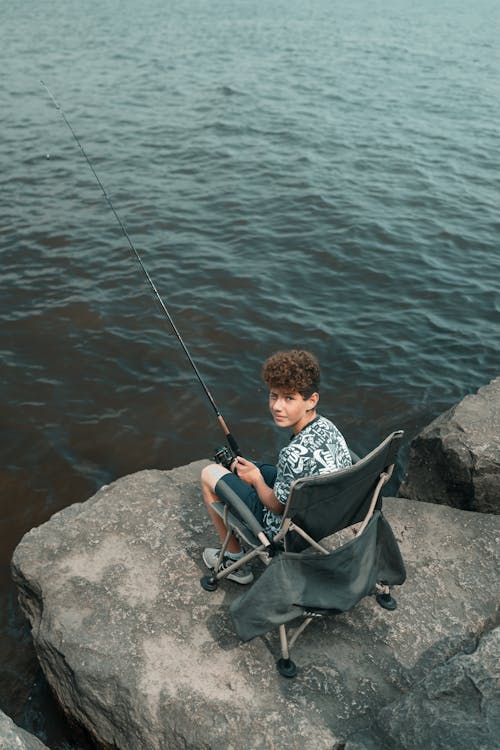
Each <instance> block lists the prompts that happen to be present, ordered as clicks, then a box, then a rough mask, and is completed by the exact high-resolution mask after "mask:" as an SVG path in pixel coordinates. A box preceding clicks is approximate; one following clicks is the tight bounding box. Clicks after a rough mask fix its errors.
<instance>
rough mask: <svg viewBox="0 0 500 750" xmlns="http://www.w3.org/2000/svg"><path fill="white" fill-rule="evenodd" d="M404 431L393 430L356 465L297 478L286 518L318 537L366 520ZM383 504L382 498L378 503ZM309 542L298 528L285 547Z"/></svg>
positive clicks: (301, 546)
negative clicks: (375, 491) (298, 531)
mask: <svg viewBox="0 0 500 750" xmlns="http://www.w3.org/2000/svg"><path fill="white" fill-rule="evenodd" d="M403 434H404V433H403V431H402V430H398V431H397V432H393V433H391V434H390V435H389V436H388V437H387V438H386V439H385V440H384V441H383V442H382V443H380V445H379V446H378V447H377V448H375V449H374V450H373V451H371V453H368V455H367V456H365V457H364V458H361V459H360V460H359V461H358V462H357V463H355V464H354V465H353V466H349V467H348V468H346V469H339V470H338V471H335V472H332V473H330V474H320V475H319V476H314V477H301V478H300V479H296V480H295V482H294V483H293V484H292V487H291V489H290V494H289V497H288V501H287V504H286V507H285V510H284V513H283V519H286V518H290V519H291V521H292V522H293V523H294V524H296V525H297V526H299V527H300V528H301V529H303V530H304V531H305V532H306V533H307V534H308V535H309V536H310V537H312V538H313V539H314V540H315V541H320V539H324V538H325V537H327V536H330V534H334V533H335V532H337V531H340V530H341V529H344V528H346V527H347V526H351V525H352V524H355V523H359V522H361V521H363V520H364V518H365V516H366V514H367V512H368V510H369V508H370V503H371V500H372V497H373V493H374V490H375V488H376V486H377V483H378V482H379V479H380V475H381V474H382V473H383V472H386V471H387V470H388V469H389V467H391V466H392V464H394V462H395V460H396V455H397V452H398V449H399V446H400V444H401V439H402V437H403ZM380 506H381V499H379V501H378V503H377V506H376V507H380ZM307 546H309V545H308V542H307V541H305V540H304V539H303V538H302V537H300V536H299V535H298V534H297V533H296V532H293V531H289V532H288V533H287V535H286V537H285V549H287V550H288V551H290V552H299V551H301V550H303V549H305V548H306V547H307Z"/></svg>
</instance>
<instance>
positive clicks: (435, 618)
mask: <svg viewBox="0 0 500 750" xmlns="http://www.w3.org/2000/svg"><path fill="white" fill-rule="evenodd" d="M204 464H205V462H202V461H199V462H196V463H193V464H190V465H189V466H185V467H181V468H178V469H174V470H172V471H144V472H139V473H137V474H134V475H131V476H128V477H124V478H123V479H120V480H118V481H117V482H115V483H113V484H112V485H110V486H108V487H104V488H102V489H101V490H100V491H99V492H98V493H97V494H96V495H95V496H94V497H93V498H91V499H90V500H88V501H87V502H84V503H81V504H75V505H72V506H70V507H68V508H66V509H64V510H63V511H60V512H59V513H57V514H56V515H54V516H53V517H52V518H51V519H50V521H48V522H47V523H45V524H44V525H42V526H40V527H39V528H36V529H33V530H32V531H30V532H29V533H28V534H26V535H25V537H24V538H23V539H22V540H21V543H20V544H19V545H18V547H17V549H16V551H15V553H14V557H13V562H12V570H13V576H14V579H15V581H16V583H17V586H18V589H19V601H20V604H21V607H22V609H23V611H24V612H25V613H26V615H27V617H28V619H29V621H30V623H31V627H32V633H33V640H34V643H35V647H36V650H37V653H38V657H39V659H40V662H41V664H42V667H43V669H44V672H45V674H46V676H47V679H48V681H49V683H50V684H51V686H52V689H53V690H54V692H55V693H56V695H57V696H58V699H59V701H60V703H61V705H62V706H63V708H64V710H65V711H66V712H67V713H68V714H69V715H70V717H71V718H72V719H73V720H76V721H77V722H78V723H80V724H82V725H83V726H84V727H85V728H86V729H87V731H89V732H90V733H91V734H93V735H94V737H95V738H96V740H97V742H98V743H99V745H100V747H102V748H117V749H118V750H144V749H145V748H147V750H169V749H170V748H179V747H182V748H193V749H197V750H198V749H199V750H201V749H202V748H203V749H204V750H209V749H213V750H221V749H224V750H232V749H233V748H240V747H243V746H244V747H247V748H250V749H251V750H258V749H259V748H269V747H272V748H273V750H281V749H282V748H283V749H284V748H287V750H299V748H300V750H302V748H303V746H304V744H306V746H307V747H314V748H318V750H323V749H324V750H332V749H335V748H341V747H342V746H343V744H344V743H346V742H351V747H353V748H354V747H359V748H362V747H366V748H367V749H368V748H370V744H369V742H371V743H372V747H377V745H376V744H375V745H374V744H373V743H374V742H375V738H376V736H378V734H379V733H380V732H384V731H385V730H384V727H379V726H378V724H377V717H378V716H379V715H380V712H381V711H382V710H383V709H384V708H387V707H393V708H392V711H393V713H391V714H390V718H388V719H387V721H386V723H387V724H388V725H389V726H390V727H391V731H394V733H395V736H397V732H398V731H399V730H398V727H397V724H396V719H395V718H393V717H396V715H397V714H396V709H395V708H394V707H397V706H398V704H401V709H400V710H401V712H402V715H403V714H404V711H405V709H404V704H403V703H401V702H402V701H404V700H405V699H406V698H407V697H408V695H409V694H410V691H413V690H417V689H418V686H419V685H420V684H421V683H422V682H423V681H424V680H425V679H426V678H429V676H430V675H431V674H432V673H433V672H434V671H435V670H437V669H438V668H440V667H442V666H443V665H447V664H451V662H452V660H453V659H454V658H455V657H456V658H459V657H460V656H461V655H464V654H468V653H470V652H472V651H473V649H474V648H475V646H476V644H477V642H478V640H479V641H480V640H481V638H482V637H485V636H484V634H486V633H488V632H489V631H491V629H492V624H493V622H494V618H495V611H496V607H497V604H498V592H497V591H496V590H495V587H494V585H493V582H494V581H495V580H497V579H496V578H495V576H498V572H497V568H496V566H497V562H498V561H497V557H496V554H497V552H496V551H497V548H498V546H497V545H498V536H499V532H500V519H499V518H498V517H497V516H493V515H491V516H489V515H486V514H477V513H465V512H463V511H459V510H455V509H452V508H448V507H444V506H440V505H434V504H428V503H421V502H413V501H405V500H401V499H394V498H389V499H386V501H385V503H384V507H385V514H386V516H387V518H388V520H389V521H390V523H391V525H392V527H393V529H394V532H395V534H396V537H397V538H398V541H399V542H400V545H401V550H402V553H403V556H404V558H405V562H406V566H407V573H408V579H407V581H406V583H405V584H404V585H403V586H402V587H401V588H400V589H399V590H398V591H396V592H395V595H396V597H397V599H398V602H399V608H398V609H397V610H396V611H395V612H387V611H386V610H384V609H382V608H380V607H379V606H378V605H377V604H376V602H375V600H374V599H373V598H366V599H364V600H363V601H362V602H360V603H359V604H358V605H357V606H356V607H355V608H354V609H353V610H352V611H351V612H349V613H345V614H342V615H338V616H337V617H335V618H333V617H330V618H325V619H322V620H319V621H316V622H314V623H313V624H311V625H310V626H309V628H308V629H307V630H306V631H305V632H304V634H303V635H302V636H301V637H300V638H299V640H298V641H297V643H296V645H295V646H294V649H293V657H294V659H295V661H296V662H297V664H298V667H299V674H298V676H297V678H295V679H294V680H286V679H284V678H281V677H280V676H279V675H278V673H277V671H276V669H275V665H274V661H275V658H276V657H277V656H278V655H279V642H278V637H277V633H271V634H268V635H267V636H265V637H263V638H256V639H255V640H253V641H251V642H249V643H241V642H240V641H239V640H238V638H237V637H236V635H235V633H234V630H233V628H232V623H231V620H230V618H229V615H228V606H229V604H230V602H231V601H232V600H233V598H234V597H235V596H236V595H237V594H239V593H240V591H241V588H240V587H238V584H235V583H231V582H228V581H226V582H224V583H223V584H221V585H220V586H219V588H218V589H217V590H216V591H215V592H213V593H208V592H206V591H204V590H203V589H202V588H201V586H200V584H199V578H200V576H201V575H202V574H203V573H204V570H203V565H202V563H201V551H202V548H203V547H204V546H205V545H212V544H214V542H215V535H214V532H213V530H212V527H211V524H210V522H209V520H208V518H207V517H206V514H205V511H204V508H203V507H202V500H201V493H200V490H199V474H200V471H201V468H202V466H203V465H204ZM258 570H259V568H258V565H256V566H255V571H256V572H257V573H258ZM477 653H478V656H477V659H478V661H479V660H480V658H481V654H482V652H481V651H480V649H477ZM415 695H416V693H415ZM424 708H425V706H424V704H423V702H421V705H420V708H419V710H422V711H423V710H424ZM404 715H405V716H406V715H408V718H406V721H408V722H409V721H410V720H411V721H415V724H416V726H415V728H414V733H415V736H416V737H417V740H416V744H415V745H414V746H412V750H417V749H419V748H422V750H424V747H425V748H426V750H427V746H426V745H425V744H424V743H423V742H422V743H420V744H419V740H418V730H417V727H418V722H419V721H420V719H419V717H418V716H417V715H411V716H410V713H408V712H407V714H404ZM409 731H410V727H408V732H409ZM487 731H490V730H489V729H488V730H487ZM384 736H386V735H385V734H384ZM464 736H468V735H467V734H466V733H464ZM482 737H483V735H481V738H482ZM384 742H385V740H384ZM353 743H357V744H353ZM387 746H388V747H390V746H391V745H390V744H388V745H387ZM396 746H397V745H396ZM381 747H383V745H378V750H380V748H381ZM465 747H466V746H465V745H463V744H462V745H461V744H457V745H456V746H455V748H454V750H462V749H463V750H465ZM477 747H480V745H479V744H478V745H477ZM467 750H469V746H467Z"/></svg>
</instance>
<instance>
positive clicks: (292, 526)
mask: <svg viewBox="0 0 500 750" xmlns="http://www.w3.org/2000/svg"><path fill="white" fill-rule="evenodd" d="M403 434H404V433H403V431H402V430H397V431H395V432H392V433H391V434H390V435H388V436H387V437H386V438H385V440H383V441H382V442H381V443H380V444H379V445H378V446H377V447H376V448H374V450H372V451H371V452H370V453H368V454H367V455H366V456H364V457H363V458H361V459H358V460H357V461H355V462H354V463H353V465H352V466H349V467H346V468H344V469H339V470H338V471H336V472H333V473H332V474H320V475H318V476H313V477H301V478H299V479H296V480H295V481H294V482H293V483H292V485H291V487H290V491H289V495H288V500H287V503H286V505H285V508H284V511H283V520H282V524H281V527H280V529H279V531H278V532H277V534H275V535H274V537H273V538H272V539H270V538H269V537H268V536H267V534H266V533H265V531H264V529H263V528H262V527H261V526H260V524H259V523H258V521H257V520H256V519H255V517H254V516H253V515H252V514H251V512H250V511H249V510H248V508H247V507H246V505H245V504H244V503H243V501H242V500H241V499H240V498H239V497H238V495H237V494H236V493H235V492H234V491H233V490H231V489H230V488H225V489H227V490H228V491H227V493H226V492H225V502H223V501H220V502H216V503H213V504H212V507H213V509H214V510H215V512H216V513H217V514H218V515H219V516H220V517H221V518H222V520H223V521H224V525H225V526H226V528H227V530H228V531H227V535H226V538H225V539H224V542H223V544H222V548H221V551H220V555H219V559H218V560H217V563H216V566H215V568H214V569H213V572H212V574H209V575H206V576H203V577H202V578H201V581H200V582H201V585H202V587H203V588H204V589H205V590H206V591H214V590H215V589H216V588H217V585H218V583H219V581H221V580H223V579H224V578H225V577H226V576H227V575H229V574H230V573H231V572H232V571H235V570H237V569H238V568H239V567H240V566H241V565H244V564H247V563H248V562H250V561H252V560H253V559H255V558H256V557H259V558H260V559H261V560H262V562H263V563H264V564H265V565H269V564H270V562H271V560H272V558H273V556H274V555H275V554H279V552H280V551H282V550H283V548H284V550H285V551H286V540H287V535H288V534H289V533H290V532H296V533H297V534H298V535H299V536H300V537H301V538H302V539H304V540H305V541H306V542H307V544H308V545H309V547H311V548H312V549H314V550H316V551H317V552H318V553H320V554H326V555H328V554H330V553H331V552H332V548H330V549H327V548H326V547H325V546H324V545H323V544H321V543H320V541H322V540H319V541H318V540H317V539H314V538H313V537H312V536H311V535H310V534H308V533H307V532H306V531H305V530H304V529H303V528H301V527H300V525H298V524H296V523H294V521H293V520H292V519H291V518H290V517H289V515H288V513H289V511H290V507H291V503H292V500H293V497H294V492H295V491H296V490H297V488H299V487H300V486H301V485H303V484H304V483H308V484H311V483H314V482H325V481H328V478H329V477H331V476H333V475H335V476H339V475H340V474H345V473H348V472H352V469H353V467H354V466H357V465H358V464H359V463H366V462H368V461H369V460H370V458H371V457H372V456H374V455H375V454H376V453H377V452H378V451H381V450H382V448H383V447H384V446H386V445H388V444H389V443H392V441H394V440H396V441H399V440H401V438H402V437H403ZM396 453H397V448H396ZM396 453H395V454H394V457H393V458H394V460H393V461H392V463H390V464H388V465H387V466H385V467H384V469H383V471H381V472H380V474H379V477H378V481H377V483H376V486H375V487H374V489H373V492H372V496H371V500H370V504H369V507H368V510H367V512H366V513H365V516H364V518H363V519H362V520H361V521H359V522H358V523H355V524H353V525H351V526H346V527H344V528H346V529H350V530H351V531H352V534H353V536H354V537H359V536H361V535H362V534H363V532H364V531H365V529H366V527H367V525H368V523H369V522H370V520H371V519H372V517H373V514H374V512H375V509H376V508H377V505H378V504H379V503H380V501H381V491H382V488H383V487H384V485H386V484H387V483H388V482H389V480H390V478H391V476H392V474H393V471H394V467H395V455H396ZM356 458H357V457H356ZM232 511H234V512H232ZM236 514H237V515H236ZM238 516H239V517H238ZM242 527H243V528H242ZM339 530H342V529H339ZM233 534H236V536H237V537H238V539H239V540H240V542H241V544H242V546H243V547H244V548H248V547H250V550H249V551H248V552H247V553H246V554H245V555H244V556H243V557H242V558H240V559H239V560H236V561H235V562H234V563H233V564H232V565H230V566H228V567H226V568H224V569H222V570H221V569H220V565H221V562H222V560H223V557H224V552H225V550H226V549H227V545H228V543H229V540H230V538H231V536H232V535H233ZM342 546H343V544H341V545H339V547H342ZM334 549H335V548H334ZM376 601H377V603H378V604H379V605H380V606H381V607H383V608H384V609H387V610H389V611H392V610H394V609H396V607H397V602H396V600H395V599H394V598H393V597H392V595H391V593H390V587H389V586H388V585H387V584H386V583H384V582H383V581H380V582H377V584H376ZM324 614H325V613H321V612H317V611H313V610H311V611H305V612H304V615H303V616H304V620H303V622H302V623H301V624H300V625H299V626H297V627H295V628H290V629H288V630H287V627H286V625H285V624H281V625H279V639H280V648H281V657H280V658H279V659H278V660H277V662H276V666H277V669H278V671H279V673H280V674H281V675H282V676H283V677H287V678H291V677H295V675H296V674H297V667H296V665H295V663H294V662H293V661H292V660H291V658H290V651H291V649H292V647H293V645H294V644H295V642H296V641H297V639H298V638H299V636H300V635H301V634H302V633H303V632H304V630H305V629H306V628H307V627H308V625H309V624H310V623H311V622H312V621H313V620H314V619H317V618H318V617H322V616H324Z"/></svg>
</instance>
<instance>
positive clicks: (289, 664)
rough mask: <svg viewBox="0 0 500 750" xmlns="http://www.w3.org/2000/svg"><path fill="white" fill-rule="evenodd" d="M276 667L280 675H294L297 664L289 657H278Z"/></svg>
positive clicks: (289, 676)
mask: <svg viewBox="0 0 500 750" xmlns="http://www.w3.org/2000/svg"><path fill="white" fill-rule="evenodd" d="M276 668H277V670H278V672H279V673H280V675H281V676H282V677H288V678H291V677H295V676H296V674H297V666H296V664H295V663H294V662H293V661H292V660H291V659H278V661H277V662H276Z"/></svg>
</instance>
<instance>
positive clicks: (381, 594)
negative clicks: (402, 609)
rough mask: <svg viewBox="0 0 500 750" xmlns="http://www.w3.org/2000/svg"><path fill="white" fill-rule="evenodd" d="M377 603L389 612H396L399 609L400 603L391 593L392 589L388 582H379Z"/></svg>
mask: <svg viewBox="0 0 500 750" xmlns="http://www.w3.org/2000/svg"><path fill="white" fill-rule="evenodd" d="M375 599H376V600H377V604H379V605H380V606H381V607H383V608H384V609H387V610H389V612H394V610H395V609H397V606H398V603H397V601H396V599H395V598H394V597H393V596H392V595H391V590H390V588H389V586H388V585H387V584H380V583H377V593H376V595H375Z"/></svg>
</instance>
